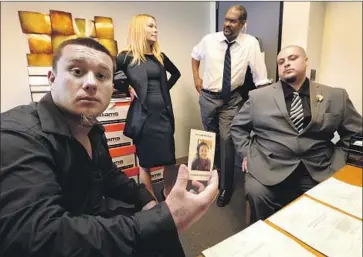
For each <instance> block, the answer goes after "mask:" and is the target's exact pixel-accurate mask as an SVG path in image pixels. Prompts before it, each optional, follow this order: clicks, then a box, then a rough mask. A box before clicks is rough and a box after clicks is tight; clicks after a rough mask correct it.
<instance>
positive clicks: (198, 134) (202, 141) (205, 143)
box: [188, 129, 216, 181]
mask: <svg viewBox="0 0 363 257" xmlns="http://www.w3.org/2000/svg"><path fill="white" fill-rule="evenodd" d="M215 141H216V135H215V133H213V132H207V131H202V130H196V129H192V130H191V131H190V142H189V155H188V168H189V170H190V175H189V179H190V180H199V181H207V180H209V178H210V174H211V171H212V168H213V162H214V151H215Z"/></svg>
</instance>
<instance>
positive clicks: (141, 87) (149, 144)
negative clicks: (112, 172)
mask: <svg viewBox="0 0 363 257" xmlns="http://www.w3.org/2000/svg"><path fill="white" fill-rule="evenodd" d="M157 37H158V30H157V27H156V21H155V18H154V17H153V16H151V15H148V14H139V15H136V16H134V17H133V18H132V20H131V23H130V25H129V34H128V46H127V48H126V49H125V50H124V51H122V52H121V53H120V54H119V55H118V56H117V69H118V70H121V71H123V72H124V73H125V75H126V77H127V80H128V83H129V85H130V86H131V94H132V103H131V106H130V109H129V112H128V115H127V120H126V126H125V130H124V134H125V135H126V136H128V137H131V138H132V139H133V141H134V144H135V145H136V153H137V156H138V158H139V166H140V179H141V182H143V183H144V184H145V186H146V188H147V189H148V190H149V191H150V193H152V194H153V195H154V197H155V194H154V192H153V189H152V185H151V176H150V168H152V167H156V166H161V165H162V166H168V165H174V164H175V145H174V129H175V128H174V114H173V108H172V104H171V98H170V93H169V90H170V89H171V88H172V87H173V86H174V85H175V83H176V82H177V80H178V79H179V77H180V72H179V70H178V69H177V67H175V65H174V64H173V63H172V62H171V61H170V60H169V58H168V57H167V56H166V55H165V54H164V53H162V52H161V51H160V47H159V44H158V40H157ZM166 72H168V73H170V75H171V76H170V78H169V79H167V75H166ZM168 174H169V173H168V168H167V167H165V169H164V182H167V183H164V190H163V191H162V196H163V197H164V198H165V196H166V195H168V194H169V192H170V190H171V185H170V184H171V183H168V182H169V181H170V180H169V179H168Z"/></svg>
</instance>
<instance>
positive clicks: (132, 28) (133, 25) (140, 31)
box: [126, 14, 163, 65]
mask: <svg viewBox="0 0 363 257" xmlns="http://www.w3.org/2000/svg"><path fill="white" fill-rule="evenodd" d="M149 18H152V19H153V20H154V21H156V20H155V18H154V17H153V16H151V15H149V14H138V15H135V16H134V17H132V19H131V22H130V24H129V33H128V39H127V47H126V51H127V53H128V54H131V55H132V61H131V63H130V65H135V64H140V62H141V61H142V62H146V58H145V54H146V50H147V49H148V46H147V40H146V31H145V28H146V26H147V20H148V19H149ZM152 53H153V55H154V56H155V57H156V59H157V60H158V61H159V62H160V63H161V64H163V58H162V56H161V51H160V46H159V43H158V42H157V41H156V42H155V43H154V44H153V47H152Z"/></svg>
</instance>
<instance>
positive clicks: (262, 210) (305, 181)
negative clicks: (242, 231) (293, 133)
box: [245, 163, 318, 224]
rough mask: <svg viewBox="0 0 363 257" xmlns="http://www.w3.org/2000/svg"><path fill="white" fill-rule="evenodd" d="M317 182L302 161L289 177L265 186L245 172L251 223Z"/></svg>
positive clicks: (276, 209) (275, 209) (280, 206)
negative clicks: (275, 183)
mask: <svg viewBox="0 0 363 257" xmlns="http://www.w3.org/2000/svg"><path fill="white" fill-rule="evenodd" d="M317 184H318V182H316V181H314V180H313V179H312V178H311V176H310V174H309V173H308V171H307V170H306V168H305V166H304V164H302V163H300V165H299V166H298V167H297V168H296V170H295V171H293V172H292V173H291V175H290V176H289V177H287V178H286V179H285V180H284V181H282V182H281V183H279V184H277V185H274V186H265V185H263V184H261V183H260V182H259V181H258V180H257V179H255V178H254V177H253V176H252V175H251V174H249V173H247V174H246V176H245V186H246V197H247V200H248V201H249V203H250V207H251V224H252V223H254V222H256V221H258V220H264V219H266V218H268V217H269V216H271V215H272V214H274V213H275V212H277V211H278V210H280V209H281V208H282V207H284V206H286V205H287V204H288V203H290V202H291V201H293V200H295V199H296V198H298V197H299V196H300V195H302V194H304V193H305V192H306V191H308V190H309V189H311V188H313V187H314V186H316V185H317Z"/></svg>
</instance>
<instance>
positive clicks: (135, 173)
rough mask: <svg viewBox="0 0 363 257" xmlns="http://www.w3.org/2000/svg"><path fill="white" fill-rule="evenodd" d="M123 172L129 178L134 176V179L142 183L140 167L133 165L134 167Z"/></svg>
mask: <svg viewBox="0 0 363 257" xmlns="http://www.w3.org/2000/svg"><path fill="white" fill-rule="evenodd" d="M123 172H124V173H125V174H126V176H128V177H129V178H132V179H133V180H135V182H136V183H140V182H139V167H133V168H129V169H125V170H123Z"/></svg>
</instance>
